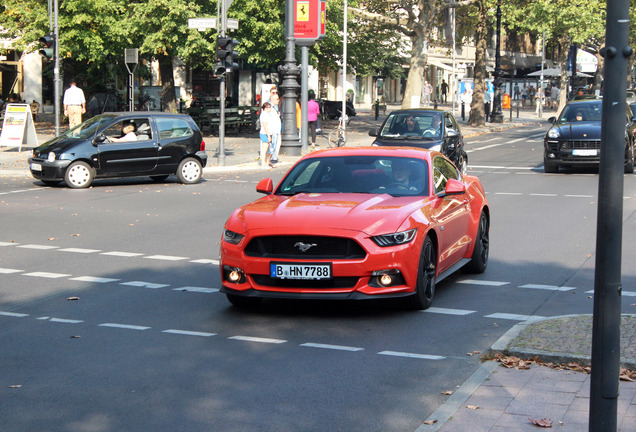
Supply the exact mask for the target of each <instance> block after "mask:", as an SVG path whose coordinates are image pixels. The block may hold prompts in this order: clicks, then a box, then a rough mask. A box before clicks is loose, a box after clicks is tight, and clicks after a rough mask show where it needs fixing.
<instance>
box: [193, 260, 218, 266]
mask: <svg viewBox="0 0 636 432" xmlns="http://www.w3.org/2000/svg"><path fill="white" fill-rule="evenodd" d="M190 262H191V263H195V264H214V265H219V260H213V259H197V260H192V261H190Z"/></svg>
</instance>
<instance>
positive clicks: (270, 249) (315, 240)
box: [245, 236, 366, 260]
mask: <svg viewBox="0 0 636 432" xmlns="http://www.w3.org/2000/svg"><path fill="white" fill-rule="evenodd" d="M245 254H246V255H247V256H252V257H262V258H289V259H302V258H310V259H330V260H333V259H362V258H364V257H365V256H366V252H365V251H364V249H363V248H362V246H360V245H359V244H358V243H357V242H356V241H354V240H351V239H348V238H341V237H320V236H270V237H256V238H254V239H252V241H250V243H249V244H248V245H247V246H246V247H245Z"/></svg>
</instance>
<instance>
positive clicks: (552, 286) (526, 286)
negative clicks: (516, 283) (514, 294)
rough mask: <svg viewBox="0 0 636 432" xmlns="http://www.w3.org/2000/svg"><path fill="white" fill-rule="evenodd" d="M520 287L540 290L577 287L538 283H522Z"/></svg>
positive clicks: (572, 288) (563, 289)
mask: <svg viewBox="0 0 636 432" xmlns="http://www.w3.org/2000/svg"><path fill="white" fill-rule="evenodd" d="M519 288H530V289H540V290H547V291H572V290H574V289H576V288H575V287H559V286H556V285H536V284H526V285H521V286H520V287H519Z"/></svg>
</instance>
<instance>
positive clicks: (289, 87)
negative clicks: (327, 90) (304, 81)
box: [278, 0, 302, 156]
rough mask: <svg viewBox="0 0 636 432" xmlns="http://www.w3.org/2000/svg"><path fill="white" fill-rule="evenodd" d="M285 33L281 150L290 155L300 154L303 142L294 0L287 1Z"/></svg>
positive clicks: (282, 67)
mask: <svg viewBox="0 0 636 432" xmlns="http://www.w3.org/2000/svg"><path fill="white" fill-rule="evenodd" d="M285 34H286V45H285V47H286V55H285V62H284V64H283V65H281V66H280V67H279V68H278V70H279V71H280V73H281V74H282V75H283V83H282V84H281V86H280V88H281V89H282V90H283V134H282V137H281V138H282V140H281V151H283V152H284V153H285V154H288V155H290V156H300V155H301V149H302V147H301V146H302V144H301V143H300V141H298V128H297V127H296V98H297V91H298V90H299V89H300V84H298V77H299V76H300V69H301V68H300V66H298V65H297V64H296V56H295V47H296V43H295V39H294V1H293V0H286V1H285Z"/></svg>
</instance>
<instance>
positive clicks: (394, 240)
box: [371, 228, 417, 247]
mask: <svg viewBox="0 0 636 432" xmlns="http://www.w3.org/2000/svg"><path fill="white" fill-rule="evenodd" d="M416 232H417V228H413V229H410V230H408V231H402V232H397V233H393V234H382V235H377V236H373V237H371V240H373V241H374V242H375V244H377V245H378V246H380V247H387V246H397V245H401V244H404V243H408V242H410V241H411V240H413V239H414V238H415V233H416Z"/></svg>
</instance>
